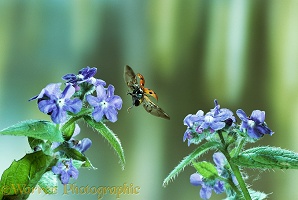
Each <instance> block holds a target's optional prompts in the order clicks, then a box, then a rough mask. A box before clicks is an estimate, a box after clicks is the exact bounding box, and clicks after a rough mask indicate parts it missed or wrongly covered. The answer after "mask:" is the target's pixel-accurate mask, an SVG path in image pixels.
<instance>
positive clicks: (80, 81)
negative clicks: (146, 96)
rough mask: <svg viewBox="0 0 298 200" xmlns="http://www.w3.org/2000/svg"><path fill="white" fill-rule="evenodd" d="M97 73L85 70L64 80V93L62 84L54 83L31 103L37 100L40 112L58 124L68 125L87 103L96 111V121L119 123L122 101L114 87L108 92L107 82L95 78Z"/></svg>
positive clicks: (68, 75)
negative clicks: (69, 118) (94, 93)
mask: <svg viewBox="0 0 298 200" xmlns="http://www.w3.org/2000/svg"><path fill="white" fill-rule="evenodd" d="M96 72H97V69H96V68H94V67H93V68H90V67H86V68H83V69H81V70H80V71H79V73H78V75H75V74H66V75H65V76H63V77H62V79H63V80H65V81H66V87H65V89H64V90H63V91H61V90H60V87H61V83H51V84H49V85H47V86H46V87H45V88H44V89H42V91H41V92H40V93H39V95H37V96H35V97H32V98H31V99H30V101H31V100H35V99H36V100H37V102H38V108H39V110H40V111H41V112H43V113H45V114H48V115H51V119H52V121H53V122H54V123H56V124H62V123H64V122H66V121H67V119H68V116H69V114H70V113H73V114H77V113H78V112H80V111H81V109H82V106H83V105H85V103H86V102H88V103H89V105H90V106H91V107H92V108H93V109H94V110H93V112H92V116H93V118H94V120H95V121H97V122H99V121H102V120H104V119H107V120H109V121H111V122H116V121H117V114H118V111H117V110H120V109H121V107H122V99H121V98H120V97H119V96H118V95H114V90H115V88H114V86H113V85H109V86H108V88H104V86H105V85H106V82H105V81H103V80H101V79H96V78H94V75H95V74H96ZM94 90H96V93H97V96H96V97H95V96H92V93H93V91H94ZM80 94H81V95H80Z"/></svg>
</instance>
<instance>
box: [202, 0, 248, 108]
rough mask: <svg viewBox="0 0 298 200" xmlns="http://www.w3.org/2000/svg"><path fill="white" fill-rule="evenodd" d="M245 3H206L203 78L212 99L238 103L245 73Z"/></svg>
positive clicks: (246, 3) (232, 1)
mask: <svg viewBox="0 0 298 200" xmlns="http://www.w3.org/2000/svg"><path fill="white" fill-rule="evenodd" d="M249 4H250V2H249V1H237V0H231V1H212V3H210V5H209V7H210V11H209V19H208V26H207V27H208V32H207V45H206V46H207V53H206V64H205V67H206V75H207V82H208V85H209V88H210V91H209V92H210V93H211V95H212V96H214V97H216V96H223V97H226V98H228V99H226V100H228V101H229V102H230V103H231V104H232V103H234V102H235V101H237V100H238V98H239V96H240V95H241V89H242V88H243V84H244V79H245V69H246V57H245V54H246V53H247V29H248V18H249V9H250V6H249Z"/></svg>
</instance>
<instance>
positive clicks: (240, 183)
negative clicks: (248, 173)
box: [218, 131, 252, 200]
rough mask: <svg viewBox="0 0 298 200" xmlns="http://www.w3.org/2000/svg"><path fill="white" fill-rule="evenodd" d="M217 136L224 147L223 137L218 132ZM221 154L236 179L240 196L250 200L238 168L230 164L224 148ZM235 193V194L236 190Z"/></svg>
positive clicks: (229, 157) (228, 155)
mask: <svg viewBox="0 0 298 200" xmlns="http://www.w3.org/2000/svg"><path fill="white" fill-rule="evenodd" d="M218 135H219V137H220V140H221V142H222V144H223V145H224V146H225V140H224V138H223V135H222V133H221V132H220V131H219V132H218ZM240 144H242V145H243V142H241V143H240ZM242 145H241V146H242ZM221 152H222V153H223V154H224V155H225V157H226V159H227V161H228V163H229V164H230V166H231V169H232V171H233V173H234V175H235V177H236V179H237V181H238V183H239V186H240V188H241V191H242V194H243V196H244V198H245V199H246V200H252V199H251V197H250V194H249V191H248V189H247V188H246V184H245V182H244V180H243V178H242V175H241V173H240V170H239V168H238V167H237V166H236V165H234V163H233V162H231V156H230V154H229V152H228V150H227V148H226V147H225V148H224V149H221ZM231 186H232V185H231ZM235 192H237V190H236V191H235Z"/></svg>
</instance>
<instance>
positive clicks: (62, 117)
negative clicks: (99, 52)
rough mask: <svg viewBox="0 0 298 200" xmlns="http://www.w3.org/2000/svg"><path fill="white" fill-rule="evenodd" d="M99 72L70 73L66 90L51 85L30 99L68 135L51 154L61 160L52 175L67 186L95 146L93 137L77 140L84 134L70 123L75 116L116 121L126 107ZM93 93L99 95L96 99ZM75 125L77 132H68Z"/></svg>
mask: <svg viewBox="0 0 298 200" xmlns="http://www.w3.org/2000/svg"><path fill="white" fill-rule="evenodd" d="M96 72H97V69H96V68H90V67H86V68H83V69H81V70H80V71H79V72H78V74H77V75H76V74H66V75H65V76H63V77H62V79H63V80H65V81H66V83H65V88H64V89H63V91H62V90H61V85H62V83H51V84H48V85H47V86H46V87H45V88H43V89H42V90H41V92H40V93H39V94H38V95H36V96H34V97H32V98H31V99H30V100H29V101H31V100H37V104H38V108H39V110H40V111H41V112H43V113H45V114H48V115H50V116H51V119H52V121H53V122H54V123H55V124H58V125H60V126H58V127H60V128H59V129H60V130H61V131H62V134H63V136H65V137H64V139H65V141H64V142H53V143H51V145H50V149H51V150H50V152H52V155H53V156H55V157H56V158H57V159H58V161H57V163H56V165H55V166H53V167H52V172H53V173H54V174H56V175H58V177H59V178H60V180H61V182H62V184H67V183H68V182H69V180H70V178H74V179H77V178H78V175H79V171H78V169H77V167H80V166H76V165H74V162H76V158H77V159H78V160H80V158H82V157H85V154H84V153H85V152H86V151H87V150H88V149H89V148H90V146H91V145H92V141H91V140H90V139H89V138H83V139H82V140H77V139H75V137H76V136H77V135H78V134H79V133H80V127H79V126H78V125H77V124H76V123H75V122H72V121H71V122H70V121H69V120H70V119H71V117H72V116H76V115H78V114H79V113H80V112H81V111H82V113H83V115H84V116H85V115H88V116H91V117H92V118H93V119H94V120H95V121H96V122H103V121H106V120H108V121H110V122H116V121H117V119H118V118H117V115H118V110H120V109H121V107H122V99H121V98H120V97H119V96H118V95H115V94H114V91H115V88H114V86H113V85H108V87H107V88H105V86H106V82H105V81H103V80H101V79H96V78H95V77H94V76H95V74H96ZM93 93H96V95H94V96H93ZM83 109H84V111H83ZM68 122H69V123H68ZM71 124H72V125H74V127H73V129H72V128H70V129H69V130H70V131H69V130H66V129H67V128H68V127H69V126H72V125H71ZM68 131H69V133H68ZM70 155H72V156H70ZM76 163H77V162H76Z"/></svg>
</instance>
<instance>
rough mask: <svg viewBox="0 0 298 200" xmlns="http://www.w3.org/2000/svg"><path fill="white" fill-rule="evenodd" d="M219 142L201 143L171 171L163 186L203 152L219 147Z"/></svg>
mask: <svg viewBox="0 0 298 200" xmlns="http://www.w3.org/2000/svg"><path fill="white" fill-rule="evenodd" d="M218 145H219V144H218V143H217V142H206V143H204V144H202V145H200V146H199V147H198V148H196V149H195V150H194V151H193V152H192V153H191V154H189V155H188V156H186V157H185V158H184V159H183V160H182V161H181V162H180V163H179V164H178V165H177V166H176V167H175V168H174V169H173V171H171V173H170V174H169V175H168V176H167V177H166V178H165V179H164V181H163V186H164V187H165V186H166V185H167V184H168V183H169V181H170V180H173V179H174V178H175V177H176V176H178V174H179V173H180V172H181V171H182V170H183V169H184V168H185V167H186V166H187V165H189V164H191V163H192V161H193V160H194V159H196V158H198V157H199V156H201V155H202V154H203V153H205V152H207V151H209V150H211V149H217V147H218Z"/></svg>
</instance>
